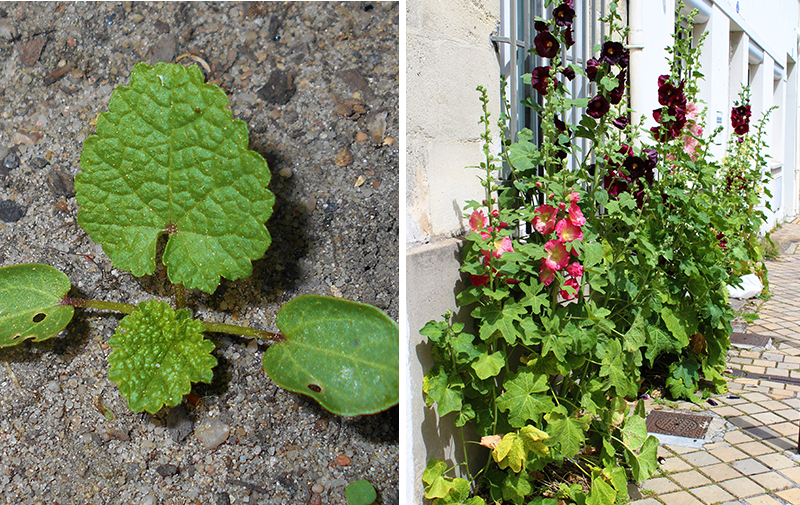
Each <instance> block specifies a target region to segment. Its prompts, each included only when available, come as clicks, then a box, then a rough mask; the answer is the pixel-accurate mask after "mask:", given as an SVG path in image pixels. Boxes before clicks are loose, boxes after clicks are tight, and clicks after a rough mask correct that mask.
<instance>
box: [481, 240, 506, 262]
mask: <svg viewBox="0 0 800 505" xmlns="http://www.w3.org/2000/svg"><path fill="white" fill-rule="evenodd" d="M492 245H493V246H494V249H492V250H491V251H483V256H484V263H485V264H486V265H488V264H489V256H490V255H491V256H494V257H495V258H499V257H500V256H502V255H503V253H507V252H514V247H513V245H512V244H511V237H501V238H499V239H497V240H495V241H494V244H492Z"/></svg>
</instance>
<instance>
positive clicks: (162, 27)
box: [153, 19, 169, 33]
mask: <svg viewBox="0 0 800 505" xmlns="http://www.w3.org/2000/svg"><path fill="white" fill-rule="evenodd" d="M153 28H155V29H156V31H157V32H158V33H169V24H167V23H165V22H163V21H161V20H160V19H156V20H155V21H154V22H153Z"/></svg>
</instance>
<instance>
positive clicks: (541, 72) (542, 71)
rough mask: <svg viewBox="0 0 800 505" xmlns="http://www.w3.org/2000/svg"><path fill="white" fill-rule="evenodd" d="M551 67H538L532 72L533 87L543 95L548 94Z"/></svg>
mask: <svg viewBox="0 0 800 505" xmlns="http://www.w3.org/2000/svg"><path fill="white" fill-rule="evenodd" d="M550 70H552V68H550V67H536V68H534V69H533V72H531V87H532V88H533V89H535V90H536V91H538V92H539V94H541V95H546V94H547V85H548V83H549V82H550Z"/></svg>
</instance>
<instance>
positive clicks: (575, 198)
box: [567, 191, 581, 204]
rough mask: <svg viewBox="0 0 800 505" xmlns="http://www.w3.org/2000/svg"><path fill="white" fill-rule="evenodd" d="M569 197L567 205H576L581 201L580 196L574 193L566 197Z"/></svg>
mask: <svg viewBox="0 0 800 505" xmlns="http://www.w3.org/2000/svg"><path fill="white" fill-rule="evenodd" d="M567 196H568V197H569V203H572V204H575V203H578V202H579V201H580V199H581V195H580V194H579V193H578V192H577V191H575V192H572V193H570V194H568V195H567Z"/></svg>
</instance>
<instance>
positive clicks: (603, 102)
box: [586, 95, 611, 119]
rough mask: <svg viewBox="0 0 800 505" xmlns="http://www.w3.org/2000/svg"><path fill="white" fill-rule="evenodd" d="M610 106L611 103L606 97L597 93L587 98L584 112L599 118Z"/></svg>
mask: <svg viewBox="0 0 800 505" xmlns="http://www.w3.org/2000/svg"><path fill="white" fill-rule="evenodd" d="M610 108H611V104H610V103H609V102H608V99H606V97H604V96H603V95H597V96H595V97H594V98H592V99H591V100H589V105H588V106H587V107H586V114H587V115H588V116H591V117H593V118H595V119H600V118H601V117H603V116H605V115H606V113H607V112H608V110H609V109H610Z"/></svg>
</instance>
